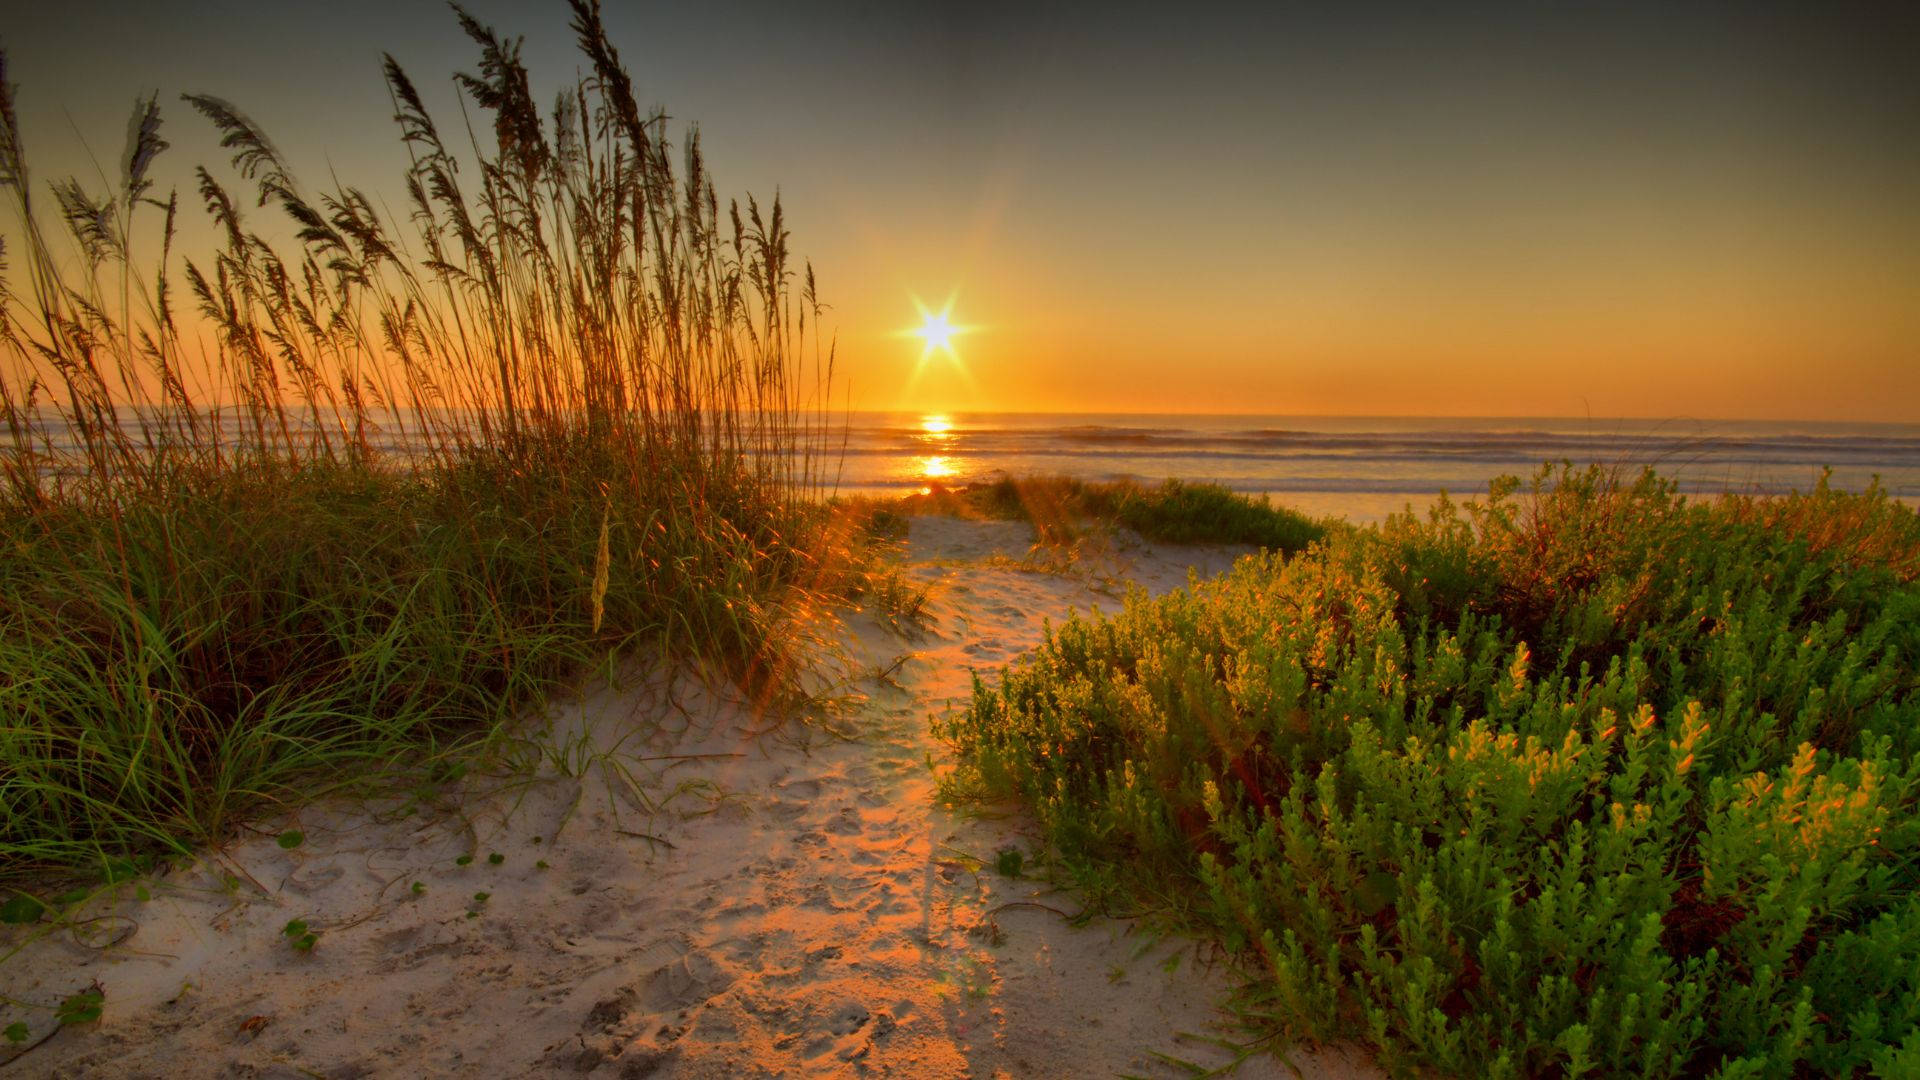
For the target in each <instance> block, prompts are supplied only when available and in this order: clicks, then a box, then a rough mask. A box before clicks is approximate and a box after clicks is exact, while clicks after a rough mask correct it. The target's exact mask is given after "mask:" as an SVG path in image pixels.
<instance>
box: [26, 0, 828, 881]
mask: <svg viewBox="0 0 1920 1080" xmlns="http://www.w3.org/2000/svg"><path fill="white" fill-rule="evenodd" d="M570 6H571V8H572V11H573V17H574V18H573V29H574V31H575V32H576V34H577V35H578V39H579V44H580V48H581V50H582V53H583V57H584V62H583V66H584V68H585V69H586V70H587V71H588V72H589V74H588V75H586V76H583V77H582V79H581V80H580V81H579V83H578V84H577V85H576V86H574V87H572V88H570V89H569V90H567V91H566V92H564V93H562V94H561V95H560V96H559V98H558V100H557V101H556V102H554V103H552V105H551V107H550V108H547V107H542V106H539V105H537V104H536V103H535V102H534V101H532V100H531V98H530V96H529V94H528V90H527V87H528V85H529V75H528V73H527V71H526V69H525V68H524V67H523V66H522V64H521V62H520V55H519V44H518V42H517V41H514V40H512V39H507V38H502V37H501V36H499V35H498V34H496V33H495V32H494V31H493V30H491V29H490V28H487V27H485V26H482V25H480V24H479V23H478V22H476V21H474V20H473V19H472V18H471V17H469V16H468V15H467V14H466V13H465V12H462V11H459V9H458V8H456V9H455V12H456V15H457V17H458V21H459V23H460V26H461V28H462V29H463V30H464V31H465V32H466V34H467V35H468V36H469V37H470V38H471V39H472V40H473V42H474V43H475V45H476V46H477V47H478V50H479V54H480V55H479V63H478V67H477V72H478V73H477V74H462V75H459V76H457V78H456V80H455V81H456V85H457V86H458V87H459V88H460V90H461V92H462V93H464V95H465V97H466V102H467V104H468V105H469V106H470V108H471V109H472V110H473V113H474V115H473V117H472V119H473V120H474V121H476V122H475V123H473V124H472V125H467V124H462V125H459V130H462V131H467V132H470V133H471V141H470V143H469V145H467V146H465V147H461V146H457V145H454V144H450V143H449V142H447V141H446V140H444V139H443V136H442V132H441V129H440V128H439V127H438V126H437V124H436V122H435V120H434V118H433V117H432V116H431V115H430V114H429V112H428V110H427V107H426V105H425V104H424V102H423V99H422V97H421V95H420V93H419V92H418V90H417V89H416V88H415V86H414V84H413V82H412V81H411V79H410V78H409V76H408V75H407V74H406V72H405V71H404V70H403V69H402V68H401V66H400V64H399V63H398V62H397V61H395V60H394V59H393V58H392V57H388V58H386V62H385V65H384V73H385V78H386V83H387V89H388V91H389V93H390V94H391V97H392V100H393V107H394V116H393V120H394V121H395V123H396V125H397V138H398V140H399V142H400V143H401V144H402V145H404V147H405V148H406V151H407V155H408V160H409V165H408V166H407V168H406V171H405V173H404V176H403V177H402V180H403V182H404V191H405V193H406V203H407V205H405V207H404V208H403V213H404V223H403V224H400V225H398V226H397V225H396V223H395V222H394V221H392V220H389V218H388V217H387V216H385V215H384V214H383V213H382V212H380V211H378V210H377V209H376V200H374V199H371V198H369V197H368V196H366V195H365V194H363V193H362V192H361V191H360V190H358V189H355V188H352V187H347V186H344V185H341V186H337V187H336V188H335V189H334V190H332V191H329V192H321V193H313V192H309V191H308V190H307V189H305V188H304V187H303V186H302V185H301V184H300V183H299V182H298V180H297V179H296V178H295V177H294V176H293V175H292V173H291V172H290V171H289V170H288V168H287V166H286V164H285V162H284V161H283V160H282V158H281V157H280V155H279V153H278V152H277V151H276V150H275V149H274V147H273V144H272V143H271V141H270V140H268V138H267V137H266V135H265V134H264V133H263V132H261V131H260V130H259V129H258V128H257V127H256V126H255V125H254V124H253V123H252V122H251V121H249V120H248V119H247V118H246V117H245V115H244V114H242V113H241V112H240V111H239V110H238V109H236V108H235V107H234V106H232V105H231V104H229V103H227V102H224V101H221V100H219V99H217V98H214V97H211V96H207V95H187V96H186V97H185V101H186V103H187V104H188V105H189V106H190V107H191V108H192V110H193V111H194V112H196V113H198V114H199V115H200V116H201V117H202V118H204V119H205V120H207V121H209V122H211V123H212V125H213V126H214V127H215V129H216V130H217V131H218V132H219V134H220V137H221V145H222V146H223V147H225V148H227V149H228V150H230V151H231V152H232V154H233V158H232V162H231V170H230V171H225V170H210V169H208V168H204V167H202V168H197V169H195V170H194V172H193V173H192V176H191V178H190V187H189V189H188V191H187V192H186V193H185V195H184V198H183V195H182V193H181V192H180V191H178V190H169V189H163V187H162V185H161V183H160V181H159V180H158V178H157V177H158V173H157V172H156V162H158V161H161V160H162V155H163V153H164V151H165V150H166V149H167V144H166V142H165V140H164V139H163V138H162V137H161V130H162V128H161V109H160V105H159V101H158V99H157V98H155V97H150V98H144V99H142V100H140V101H138V102H136V104H135V109H134V115H133V120H132V123H131V124H130V126H129V129H128V141H127V146H126V151H125V153H124V155H123V156H122V158H121V161H120V169H119V173H118V178H117V181H116V182H115V185H114V186H113V187H112V188H111V189H110V190H107V191H104V192H100V191H90V190H88V189H87V188H86V187H85V186H84V185H82V184H81V183H80V182H77V181H73V180H64V181H59V182H56V183H54V184H53V185H52V186H51V191H52V194H53V196H54V197H53V200H52V202H51V203H47V202H44V199H45V195H46V193H47V191H48V188H47V187H46V186H45V185H41V184H38V183H37V182H35V181H32V180H30V178H29V175H28V168H27V158H26V155H25V152H24V149H23V147H22V146H21V141H20V132H19V129H18V125H17V124H16V123H15V119H14V107H13V95H14V88H13V87H12V86H10V85H9V84H7V82H6V79H5V65H4V58H0V196H4V197H5V198H6V199H7V200H8V201H10V202H11V204H12V208H13V210H14V211H15V213H14V229H13V231H12V232H10V233H9V234H8V235H7V236H6V237H5V238H4V239H5V241H6V243H5V245H4V247H0V252H3V253H4V255H6V256H8V257H10V258H11V259H12V261H13V263H14V265H13V266H12V267H7V268H0V552H3V553H4V554H0V808H4V813H3V814H0V878H9V877H19V876H23V875H28V874H34V873H40V872H44V871H46V870H48V869H50V868H67V869H77V868H86V867H92V868H94V869H95V870H100V869H103V868H104V869H106V870H107V871H108V872H112V868H114V867H118V866H121V865H134V864H136V863H135V862H134V860H143V861H141V862H139V863H137V864H138V865H151V864H152V859H153V857H154V856H155V855H157V854H164V853H167V852H176V851H187V850H190V849H191V847H192V846H193V845H194V844H196V843H201V842H208V841H215V840H217V839H218V838H219V837H220V836H222V835H223V833H225V832H226V831H227V830H228V828H229V827H230V825H231V824H232V823H233V821H234V819H235V818H236V816H241V815H245V814H248V813H256V812H259V811H261V810H262V809H264V808H271V807H281V806H284V805H286V804H288V803H292V802H296V801H298V800H300V799H302V798H305V797H308V796H310V795H312V794H313V793H315V792H316V791H321V790H326V789H328V788H329V787H330V786H331V785H333V784H335V783H338V782H343V781H345V780H348V779H351V778H353V777H356V776H363V775H365V773H366V771H367V770H368V769H370V768H375V767H385V766H387V765H389V764H394V763H397V764H400V765H402V766H405V765H407V764H409V763H412V764H418V763H420V762H422V761H423V760H425V759H427V758H429V757H431V756H433V755H439V754H446V753H449V752H454V751H460V752H468V751H471V750H474V749H475V748H479V747H485V746H487V745H489V743H490V741H491V740H493V739H495V738H496V737H497V736H499V735H500V734H501V732H502V731H503V730H505V726H506V725H507V724H508V723H509V721H511V720H512V719H514V718H515V717H516V716H519V715H522V714H523V713H525V711H526V710H527V709H528V708H530V707H533V706H537V705H538V703H539V702H540V701H541V700H542V699H543V697H544V696H545V695H547V694H549V693H551V692H553V691H554V690H555V689H557V688H559V687H561V686H562V685H563V684H564V682H565V681H566V680H567V679H569V678H570V677H572V676H573V675H574V674H575V673H577V672H578V671H579V670H580V669H581V667H582V666H583V665H584V664H587V663H589V662H592V661H595V660H597V659H598V658H600V657H604V656H605V655H607V653H608V651H609V650H618V649H623V648H629V647H635V646H640V647H645V648H646V649H648V650H649V651H650V652H653V653H659V654H664V655H665V656H667V657H668V658H670V659H671V660H672V661H674V662H676V663H680V664H685V665H692V666H698V667H700V668H702V669H703V670H706V671H710V672H712V673H714V674H724V675H726V676H730V677H732V678H734V679H736V680H738V681H739V682H741V683H742V684H743V685H745V686H747V687H748V688H749V689H750V690H751V691H752V692H753V694H754V696H755V700H758V701H760V702H772V701H774V700H775V699H776V698H777V697H778V696H779V695H781V694H784V693H788V692H791V691H794V689H795V687H796V686H797V683H796V681H795V680H794V678H793V676H794V674H795V670H796V667H797V665H799V664H802V663H804V662H805V659H804V656H803V655H802V654H801V651H800V643H801V642H802V641H803V640H804V639H805V637H806V627H807V626H808V625H809V624H810V623H811V620H812V615H811V611H812V610H813V601H814V600H815V599H816V598H817V597H819V596H820V594H821V592H822V591H823V590H831V589H833V588H834V587H835V586H836V583H837V582H839V581H841V580H842V579H844V578H846V577H848V576H849V574H850V573H851V571H849V570H848V569H846V568H844V567H836V566H832V565H830V564H831V561H832V558H833V555H834V553H835V552H842V553H845V552H848V551H850V550H851V549H850V548H848V547H847V545H845V544H838V545H836V543H835V542H833V539H832V537H831V536H826V535H825V534H826V533H827V532H828V531H829V526H830V525H831V522H829V521H828V520H827V519H825V518H824V517H823V516H822V515H821V514H820V513H819V512H818V510H817V509H816V508H814V507H812V506H811V505H809V499H810V497H811V495H812V494H813V492H814V491H815V490H816V479H817V473H818V470H819V468H820V459H819V455H820V452H821V447H822V446H823V445H824V427H823V425H824V424H825V423H826V421H825V420H824V419H822V418H821V417H822V415H823V414H821V413H819V412H817V411H816V408H815V407H816V406H818V405H820V404H821V403H822V402H824V401H825V400H826V399H825V390H826V387H827V386H828V383H829V379H830V366H831V356H830V353H826V352H824V351H823V350H822V348H821V346H820V345H819V344H818V341H817V338H818V335H817V333H813V331H814V330H815V324H816V323H817V320H818V316H819V308H818V305H817V303H816V301H815V297H814V291H813V280H812V274H811V271H810V270H807V271H805V272H804V273H801V272H800V268H797V267H796V266H794V265H793V263H792V262H791V256H790V253H789V251H788V247H787V231H786V228H785V225H784V222H783V215H782V211H781V208H780V206H779V204H778V202H777V201H776V202H775V203H774V204H773V205H772V207H771V208H770V213H763V212H762V209H761V207H760V206H759V205H758V204H756V203H754V202H753V201H752V200H751V199H749V200H748V201H747V206H746V207H745V208H744V210H743V208H742V207H741V206H739V205H738V204H730V205H729V206H728V207H726V208H724V209H723V208H722V207H721V206H720V203H719V200H718V197H717V195H716V194H715V190H714V185H713V182H712V180H711V178H710V177H709V176H708V174H707V172H706V169H705V165H704V162H703V159H702V156H701V153H700V148H699V143H698V141H697V139H689V140H687V141H686V142H684V143H683V144H681V145H679V146H677V147H676V146H674V145H673V144H671V143H670V142H669V141H668V136H667V129H666V122H665V117H664V116H663V115H662V114H658V113H648V112H643V111H641V110H640V109H639V108H638V106H637V105H636V103H635V100H634V98H633V94H632V87H631V80H630V78H629V77H628V75H627V73H626V71H625V69H624V68H623V67H622V66H621V64H620V61H619V57H618V55H617V53H616V52H615V51H614V49H613V46H612V45H611V44H610V43H609V42H608V41H607V39H606V36H605V34H604V32H603V30H602V27H601V24H600V19H599V13H598V5H597V4H596V3H592V2H590V0H576V2H574V3H572V4H571V5H570ZM235 185H238V187H235ZM195 207H198V209H199V210H203V211H204V212H205V213H206V214H207V215H208V218H209V220H210V221H211V223H212V225H213V227H214V232H215V235H217V237H218V238H219V239H218V241H217V242H216V244H215V246H214V249H213V250H211V251H204V252H200V251H196V252H182V251H176V241H177V238H178V235H179V234H178V230H177V228H176V225H177V221H178V218H179V215H181V214H187V213H195V212H198V211H197V210H196V209H195ZM256 209H258V212H257V213H256V212H255V211H256ZM62 236H64V239H65V241H66V244H65V246H64V247H61V246H59V245H58V244H57V243H56V241H58V240H59V239H60V238H61V237H62ZM182 278H184V283H183V282H182ZM185 305H191V306H190V307H189V306H185ZM203 342H204V343H206V344H204V345H203V344H202V343H203Z"/></svg>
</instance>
